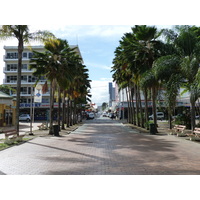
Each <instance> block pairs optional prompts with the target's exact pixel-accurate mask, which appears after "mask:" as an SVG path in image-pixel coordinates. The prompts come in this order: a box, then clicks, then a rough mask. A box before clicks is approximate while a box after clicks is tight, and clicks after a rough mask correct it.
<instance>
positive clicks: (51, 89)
mask: <svg viewBox="0 0 200 200" xmlns="http://www.w3.org/2000/svg"><path fill="white" fill-rule="evenodd" d="M53 110H54V87H53V81H51V83H50V112H49V113H50V117H49V118H50V122H49V135H53Z"/></svg>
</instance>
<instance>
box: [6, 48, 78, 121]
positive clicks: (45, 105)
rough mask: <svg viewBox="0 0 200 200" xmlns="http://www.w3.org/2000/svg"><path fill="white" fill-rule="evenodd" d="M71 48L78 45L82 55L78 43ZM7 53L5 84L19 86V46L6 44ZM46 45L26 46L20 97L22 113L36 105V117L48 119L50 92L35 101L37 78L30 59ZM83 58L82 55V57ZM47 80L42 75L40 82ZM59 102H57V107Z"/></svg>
mask: <svg viewBox="0 0 200 200" xmlns="http://www.w3.org/2000/svg"><path fill="white" fill-rule="evenodd" d="M70 47H71V48H75V47H76V52H77V54H78V55H79V56H80V57H81V53H80V50H79V48H78V46H77V45H70ZM4 49H5V55H4V62H5V67H4V68H3V71H4V74H5V78H4V80H3V84H4V85H9V86H10V87H12V88H14V89H16V88H17V68H18V50H17V46H4ZM44 50H45V49H44V46H31V47H28V46H25V47H24V51H23V56H22V74H21V95H20V96H21V97H20V113H27V114H28V113H30V108H31V107H34V113H35V114H34V115H35V119H41V120H42V119H46V118H47V112H48V110H49V107H50V93H49V91H48V92H47V93H45V94H43V95H42V102H41V103H33V104H32V106H31V102H33V91H34V87H35V83H36V80H37V78H36V77H35V76H33V70H31V69H30V68H29V61H30V59H31V58H32V56H33V51H38V52H44ZM81 58H82V57H81ZM45 82H46V80H45V77H41V79H40V81H39V82H38V84H41V85H43V84H44V83H45ZM12 95H13V96H16V94H15V93H14V94H12ZM57 106H58V104H57V103H55V107H57Z"/></svg>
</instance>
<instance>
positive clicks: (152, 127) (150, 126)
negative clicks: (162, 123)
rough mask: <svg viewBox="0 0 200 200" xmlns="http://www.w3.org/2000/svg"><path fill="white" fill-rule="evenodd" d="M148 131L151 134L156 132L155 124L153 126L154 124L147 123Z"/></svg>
mask: <svg viewBox="0 0 200 200" xmlns="http://www.w3.org/2000/svg"><path fill="white" fill-rule="evenodd" d="M149 131H150V134H152V135H155V134H156V126H155V124H149Z"/></svg>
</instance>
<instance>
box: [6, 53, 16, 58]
mask: <svg viewBox="0 0 200 200" xmlns="http://www.w3.org/2000/svg"><path fill="white" fill-rule="evenodd" d="M6 58H8V59H18V53H17V52H12V53H7V56H6Z"/></svg>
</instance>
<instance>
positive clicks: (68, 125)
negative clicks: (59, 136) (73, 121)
mask: <svg viewBox="0 0 200 200" xmlns="http://www.w3.org/2000/svg"><path fill="white" fill-rule="evenodd" d="M69 101H70V100H69V98H68V99H67V127H70V111H69V109H70V108H69V106H70V105H69Z"/></svg>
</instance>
